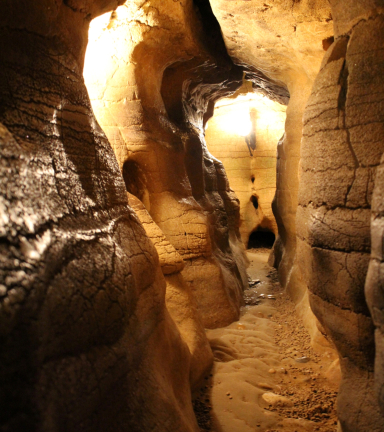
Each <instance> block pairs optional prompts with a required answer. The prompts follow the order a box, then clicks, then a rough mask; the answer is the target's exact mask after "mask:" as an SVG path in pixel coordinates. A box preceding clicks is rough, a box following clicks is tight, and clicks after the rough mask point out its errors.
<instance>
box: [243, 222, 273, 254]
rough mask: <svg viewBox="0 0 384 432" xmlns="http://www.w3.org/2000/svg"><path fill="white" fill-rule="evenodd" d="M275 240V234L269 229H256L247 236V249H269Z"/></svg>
mask: <svg viewBox="0 0 384 432" xmlns="http://www.w3.org/2000/svg"><path fill="white" fill-rule="evenodd" d="M275 238H276V236H275V234H274V233H273V232H272V231H271V230H270V229H268V228H262V227H258V228H257V229H256V230H255V231H253V232H252V233H251V235H250V236H249V239H248V244H247V249H271V248H272V246H273V243H275Z"/></svg>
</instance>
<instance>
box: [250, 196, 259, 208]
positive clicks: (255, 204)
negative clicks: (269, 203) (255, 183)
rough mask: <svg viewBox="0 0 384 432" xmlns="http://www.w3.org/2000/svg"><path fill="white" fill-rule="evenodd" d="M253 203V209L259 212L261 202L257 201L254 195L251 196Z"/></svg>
mask: <svg viewBox="0 0 384 432" xmlns="http://www.w3.org/2000/svg"><path fill="white" fill-rule="evenodd" d="M251 203H252V204H253V207H255V209H256V210H257V209H258V208H259V201H258V199H257V196H255V195H252V196H251Z"/></svg>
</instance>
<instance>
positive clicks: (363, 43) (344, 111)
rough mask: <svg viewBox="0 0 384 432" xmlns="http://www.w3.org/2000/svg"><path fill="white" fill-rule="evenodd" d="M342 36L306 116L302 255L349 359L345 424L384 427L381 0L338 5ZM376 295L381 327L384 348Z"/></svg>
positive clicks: (343, 390) (314, 301) (343, 358)
mask: <svg viewBox="0 0 384 432" xmlns="http://www.w3.org/2000/svg"><path fill="white" fill-rule="evenodd" d="M331 5H332V14H333V18H334V20H335V42H334V43H333V44H332V46H331V47H330V48H329V50H328V51H327V53H326V55H325V57H324V60H323V63H322V66H321V70H320V73H319V75H318V77H317V78H316V81H315V84H314V87H313V90H312V94H311V97H310V99H309V101H308V105H307V108H306V111H305V116H304V132H303V142H302V152H301V179H300V193H299V204H300V206H299V210H298V213H297V234H298V261H299V264H300V268H301V270H302V275H303V278H304V280H305V283H306V284H307V286H308V287H309V290H310V302H311V306H312V309H313V310H314V312H315V314H316V315H317V317H318V318H319V320H320V321H321V323H322V325H323V326H324V328H325V329H326V331H327V333H328V334H329V335H330V336H331V338H332V339H333V341H334V343H335V345H336V347H337V350H338V352H339V355H340V363H341V368H342V376H343V379H342V383H341V387H340V393H339V397H338V415H339V421H340V430H342V431H344V432H346V431H348V432H352V431H353V432H360V431H367V432H368V431H381V430H383V429H384V417H383V414H382V413H381V412H380V407H379V403H381V406H382V396H380V395H382V393H380V392H381V389H382V382H383V373H382V360H381V358H382V339H381V330H380V325H381V318H380V316H381V315H380V313H381V312H380V309H381V304H382V299H381V291H380V290H381V288H380V284H381V276H380V270H379V269H380V262H381V238H382V234H381V231H380V229H381V228H380V220H381V213H380V212H381V206H382V204H381V201H380V199H381V188H382V181H381V175H380V173H381V171H380V170H379V171H377V166H378V165H379V163H380V158H381V156H382V153H383V150H384V144H383V140H382V129H383V120H384V112H383V108H382V99H383V91H384V87H383V82H382V76H383V72H384V62H383V46H384V39H383V38H384V36H383V30H382V29H383V15H382V13H383V10H382V6H383V4H382V2H369V1H367V2H359V3H355V2H352V1H343V2H342V1H337V0H334V1H331ZM375 176H376V186H375V191H376V192H375V199H374V200H373V213H372V214H373V216H372V248H373V249H372V261H371V267H370V274H369V277H368V280H367V283H366V291H367V299H368V302H369V305H370V308H371V312H372V314H373V317H374V321H375V324H376V325H377V326H378V330H377V337H376V359H377V361H376V377H375V378H376V385H377V387H378V389H379V396H380V397H381V399H380V400H379V402H378V398H377V397H376V395H375V393H374V377H373V369H374V364H373V359H374V352H375V344H374V337H373V325H372V319H371V316H370V313H369V310H368V307H367V304H366V300H365V297H364V284H365V277H366V273H367V269H368V263H369V258H370V250H371V242H370V218H371V210H370V206H371V201H372V192H373V189H374V183H375Z"/></svg>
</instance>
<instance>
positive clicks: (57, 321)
mask: <svg viewBox="0 0 384 432" xmlns="http://www.w3.org/2000/svg"><path fill="white" fill-rule="evenodd" d="M117 5H118V4H117V2H116V1H104V0H103V1H101V0H100V1H64V2H61V1H54V0H52V1H50V0H44V1H34V2H30V1H22V0H10V1H8V0H5V1H3V2H2V4H1V8H2V12H1V15H0V64H1V68H0V178H1V182H0V183H1V195H0V236H1V242H0V263H1V264H0V345H1V350H0V405H1V410H0V430H1V431H46V432H52V431H89V432H91V431H92V432H95V431H100V432H101V431H103V432H105V431H123V430H124V431H126V430H132V431H133V430H140V431H152V430H162V431H172V432H173V431H180V432H181V431H183V432H197V431H198V427H197V423H196V420H195V417H194V414H193V410H192V404H191V395H190V385H189V376H190V352H189V350H188V346H187V345H186V344H185V342H184V341H183V339H182V337H181V335H180V333H179V331H178V329H177V327H176V325H175V323H174V322H173V320H172V319H171V318H170V315H169V313H168V311H167V309H166V307H165V289H166V282H165V280H164V277H163V275H162V272H161V269H160V266H159V261H158V255H157V253H156V250H155V249H154V246H153V244H152V243H151V241H150V240H149V239H148V237H147V236H146V234H145V231H144V229H143V227H142V225H141V223H140V221H139V219H138V218H137V216H136V215H135V213H134V212H133V210H132V209H131V208H130V207H129V206H128V202H127V196H126V187H125V184H124V181H123V178H122V176H121V172H120V170H119V166H118V164H117V162H116V159H115V157H114V154H113V151H112V148H111V146H110V144H109V142H108V140H107V138H106V136H105V134H104V133H103V131H102V130H101V129H100V127H99V125H98V123H97V121H96V119H95V117H94V115H93V112H92V109H91V105H90V101H89V97H88V94H87V90H86V87H85V85H84V81H83V78H82V63H83V56H84V52H85V48H86V40H87V31H88V24H89V21H90V20H91V19H92V18H93V17H95V16H97V15H98V14H101V13H104V12H106V11H108V10H111V9H113V8H115V7H116V6H117ZM159 425H161V426H159Z"/></svg>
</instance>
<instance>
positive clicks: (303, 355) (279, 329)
mask: <svg viewBox="0 0 384 432" xmlns="http://www.w3.org/2000/svg"><path fill="white" fill-rule="evenodd" d="M247 256H248V258H249V260H250V267H249V268H248V274H249V276H250V280H251V282H250V285H251V286H250V288H249V289H248V290H246V291H245V292H244V298H245V303H246V305H245V306H244V307H243V308H242V311H241V318H240V320H239V321H237V322H234V323H232V324H231V325H229V326H227V327H224V328H218V329H215V330H208V331H207V336H208V340H209V342H210V344H211V347H212V350H213V353H214V366H213V368H212V371H211V373H210V374H209V375H207V376H206V377H205V380H204V382H203V384H202V386H201V388H200V389H199V391H198V392H197V393H196V394H195V399H194V408H195V411H196V414H197V419H198V422H199V426H200V429H201V431H212V432H281V431H284V432H315V431H319V432H333V431H335V429H336V423H337V420H336V411H335V402H336V395H337V388H338V384H339V380H340V378H339V376H338V374H339V369H338V360H337V359H336V356H335V353H334V351H332V350H330V349H329V348H326V347H323V349H321V347H319V346H318V347H317V349H316V350H313V349H312V347H311V342H310V335H309V334H308V332H307V330H306V329H305V328H304V325H303V323H302V320H301V319H300V318H299V317H298V315H297V313H296V311H295V307H294V304H293V303H292V301H291V300H290V299H289V298H288V296H287V295H286V294H285V293H284V292H283V290H282V289H281V286H280V284H279V282H278V281H277V275H276V271H275V269H273V268H271V267H270V266H269V265H268V263H267V260H268V251H267V250H265V249H263V250H261V252H260V249H251V250H249V251H248V253H247ZM252 280H253V281H256V284H254V282H252ZM252 285H253V286H252Z"/></svg>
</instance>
